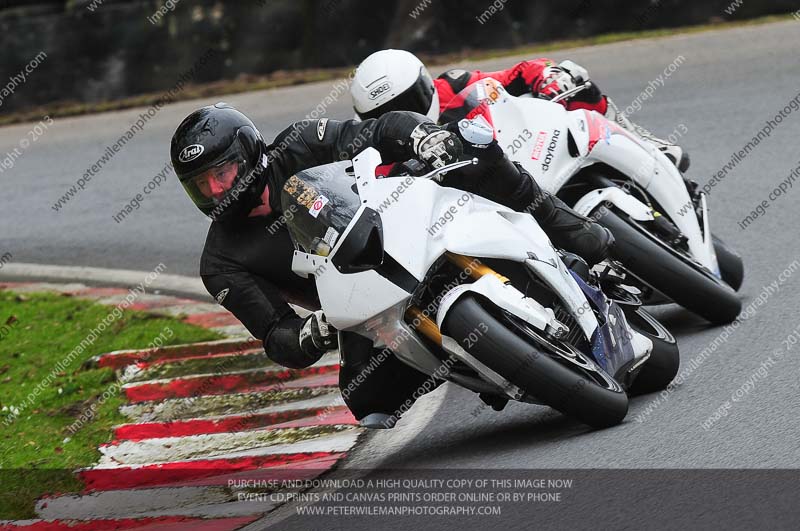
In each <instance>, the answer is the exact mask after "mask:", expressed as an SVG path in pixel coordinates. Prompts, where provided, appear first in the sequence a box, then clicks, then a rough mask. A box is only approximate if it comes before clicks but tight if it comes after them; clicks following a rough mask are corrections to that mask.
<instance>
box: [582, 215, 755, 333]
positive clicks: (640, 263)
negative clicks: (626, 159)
mask: <svg viewBox="0 0 800 531" xmlns="http://www.w3.org/2000/svg"><path fill="white" fill-rule="evenodd" d="M597 221H598V223H600V224H602V225H603V226H605V227H607V228H608V229H609V230H611V232H612V233H613V234H614V238H615V240H616V242H615V244H614V251H613V254H614V255H615V258H617V259H618V260H620V261H621V262H622V263H623V264H624V266H625V268H626V269H627V270H628V271H630V272H631V273H632V274H633V275H635V276H636V277H638V278H639V279H641V280H642V281H644V282H645V283H647V284H649V285H650V286H652V287H654V288H655V289H657V290H658V291H660V292H661V293H663V294H664V295H666V296H667V297H669V298H670V299H672V300H673V301H675V302H677V303H678V304H680V305H681V306H683V307H685V308H687V309H688V310H691V311H692V312H694V313H696V314H697V315H700V316H701V317H703V318H705V319H707V320H709V321H711V322H712V323H714V324H724V323H730V322H731V321H733V320H734V319H736V316H737V315H739V312H740V311H741V309H742V303H741V301H740V300H739V298H738V297H737V295H736V292H735V291H734V290H733V289H731V287H730V286H728V285H727V284H725V283H724V282H723V281H721V280H719V279H717V278H715V277H714V276H713V275H712V274H711V273H710V272H708V271H705V269H704V268H702V267H701V266H699V265H697V264H694V263H692V262H691V261H690V260H689V259H687V258H685V257H682V256H681V255H680V254H678V252H677V251H675V250H673V249H670V248H668V247H667V246H666V245H665V244H664V243H662V242H661V241H660V240H658V239H657V238H656V237H655V236H654V235H653V234H651V233H650V232H649V231H647V230H645V229H644V228H643V227H641V225H639V223H637V222H636V221H634V220H632V219H630V218H628V217H627V216H624V217H621V216H619V215H617V214H615V213H614V212H611V211H610V210H609V209H603V210H602V211H601V212H600V213H598V218H597Z"/></svg>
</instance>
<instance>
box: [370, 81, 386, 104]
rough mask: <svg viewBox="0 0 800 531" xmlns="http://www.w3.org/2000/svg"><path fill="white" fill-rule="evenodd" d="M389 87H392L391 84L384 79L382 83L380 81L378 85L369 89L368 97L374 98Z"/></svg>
mask: <svg viewBox="0 0 800 531" xmlns="http://www.w3.org/2000/svg"><path fill="white" fill-rule="evenodd" d="M391 88H392V84H391V83H389V82H388V81H384V82H383V83H381V84H380V85H378V86H377V87H375V88H374V89H372V90H371V91H370V93H369V99H371V100H374V99H376V98H378V97H379V96H380V95H381V94H383V93H384V92H386V91H387V90H391Z"/></svg>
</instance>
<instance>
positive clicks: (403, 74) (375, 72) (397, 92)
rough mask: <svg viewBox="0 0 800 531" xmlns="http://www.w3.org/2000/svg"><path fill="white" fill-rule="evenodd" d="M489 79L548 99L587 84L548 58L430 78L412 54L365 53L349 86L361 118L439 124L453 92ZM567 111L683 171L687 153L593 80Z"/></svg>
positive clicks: (447, 114)
mask: <svg viewBox="0 0 800 531" xmlns="http://www.w3.org/2000/svg"><path fill="white" fill-rule="evenodd" d="M487 77H491V78H494V79H496V80H497V81H499V82H500V83H502V85H503V86H504V87H505V89H506V90H507V91H508V93H509V94H511V95H512V96H521V95H523V94H532V95H533V96H534V97H538V98H543V99H553V98H554V97H556V96H558V95H559V94H561V93H563V92H565V91H567V90H571V89H573V88H575V87H576V86H577V85H580V84H582V83H584V82H585V81H588V80H589V73H588V72H587V70H586V69H585V68H583V67H582V66H580V65H577V64H575V63H574V62H572V61H563V62H561V63H559V64H555V63H554V62H553V61H552V60H550V59H545V58H541V59H534V60H530V61H522V62H520V63H517V64H516V65H514V66H513V67H511V68H509V69H507V70H500V71H498V72H481V71H479V70H476V71H472V72H470V71H467V70H462V69H452V70H448V71H446V72H444V73H443V74H441V75H440V76H439V77H438V78H436V79H431V75H430V73H429V72H428V69H427V68H425V65H424V64H423V63H422V61H420V60H419V59H418V58H417V57H416V56H415V55H414V54H412V53H410V52H407V51H404V50H381V51H378V52H375V53H373V54H371V55H370V56H369V57H367V58H366V59H364V61H362V62H361V64H360V65H359V66H358V68H357V69H356V72H355V76H354V77H353V83H352V84H351V85H350V94H351V96H352V98H353V108H354V109H355V111H356V114H357V115H358V116H359V117H360V118H362V119H364V118H376V117H378V116H380V115H381V114H383V113H385V112H388V111H398V110H403V111H415V112H418V113H420V114H424V115H426V116H428V118H430V119H431V120H433V121H439V122H440V123H446V122H450V121H452V120H453V119H454V117H455V115H456V114H457V111H458V109H459V107H460V106H461V105H462V103H463V102H462V101H461V99H460V98H459V97H458V93H459V92H461V91H462V90H464V89H465V88H466V87H467V86H469V85H471V84H472V83H475V82H476V81H479V80H481V79H485V78H487ZM559 103H561V104H562V105H564V107H566V108H567V110H575V109H589V110H593V111H597V112H599V113H600V114H603V115H605V116H606V117H607V118H608V119H609V120H612V121H614V122H616V123H617V124H619V125H620V126H621V127H623V128H624V129H626V130H628V131H630V132H632V133H634V134H636V135H638V136H639V137H641V138H642V139H644V140H646V141H647V142H650V143H651V144H653V145H655V146H656V147H657V148H658V149H660V150H661V151H662V152H663V153H664V154H665V155H666V156H667V157H669V159H670V160H671V161H672V162H673V163H674V164H675V165H676V166H677V167H678V169H679V170H681V171H682V172H685V171H686V170H687V169H688V168H689V155H688V153H686V152H685V151H684V150H683V149H682V148H681V147H680V146H678V145H675V144H673V143H671V142H668V141H667V140H663V139H661V138H658V137H656V136H655V135H653V134H652V133H651V132H650V131H648V130H647V129H645V128H643V127H641V126H639V125H637V124H634V123H633V122H631V121H630V120H629V119H628V118H627V117H626V116H625V115H624V114H623V113H622V112H620V110H619V109H618V108H617V106H616V105H615V104H614V102H613V101H612V100H611V98H609V97H608V96H605V95H603V94H602V93H601V92H600V89H599V88H598V87H597V85H596V84H595V83H594V82H593V83H592V85H591V87H590V88H588V89H585V90H583V91H581V92H578V93H577V94H576V95H574V96H572V97H569V98H566V99H564V100H561V101H560V102H559Z"/></svg>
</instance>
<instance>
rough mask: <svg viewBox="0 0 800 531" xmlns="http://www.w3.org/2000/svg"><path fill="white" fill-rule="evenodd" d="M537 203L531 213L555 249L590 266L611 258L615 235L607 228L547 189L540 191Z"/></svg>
mask: <svg viewBox="0 0 800 531" xmlns="http://www.w3.org/2000/svg"><path fill="white" fill-rule="evenodd" d="M535 203H536V207H535V208H534V209H532V210H531V214H533V217H534V219H536V221H537V222H538V223H539V225H540V226H541V227H542V229H543V230H544V231H545V233H547V236H548V237H549V238H550V241H552V242H553V245H554V246H556V247H558V248H560V249H563V250H565V251H567V252H570V253H575V254H577V255H579V256H580V257H581V258H583V259H584V260H586V262H587V263H588V264H589V266H593V265H595V264H597V263H600V262H602V261H603V260H605V259H606V258H607V257H608V255H609V251H610V249H611V246H612V245H613V244H614V236H613V235H612V234H611V231H609V230H608V229H607V228H605V227H603V226H602V225H600V224H599V223H596V222H595V221H593V220H591V219H589V218H586V217H583V216H581V215H580V214H578V213H577V212H575V211H574V210H572V209H571V208H570V207H568V206H567V205H566V204H565V203H564V202H563V201H562V200H561V199H559V198H557V197H555V196H553V195H551V194H550V193H549V192H546V191H544V190H541V189H540V191H539V194H538V197H537V200H536V201H535Z"/></svg>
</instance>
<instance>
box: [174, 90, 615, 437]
mask: <svg viewBox="0 0 800 531" xmlns="http://www.w3.org/2000/svg"><path fill="white" fill-rule="evenodd" d="M465 134H466V136H464V135H465ZM478 136H479V135H478ZM478 140H480V139H477V138H475V135H474V134H473V133H471V132H469V131H464V130H460V129H459V128H458V126H456V127H455V130H454V129H453V128H452V127H451V128H450V129H449V130H448V129H447V128H444V127H440V126H437V125H435V124H434V123H432V122H430V121H428V120H427V118H425V117H424V116H422V115H420V114H417V113H413V112H388V113H384V114H383V115H382V116H381V117H379V118H376V119H366V120H363V121H361V122H358V121H355V120H348V121H341V122H340V121H336V120H328V119H327V118H323V119H320V120H304V121H301V122H296V123H294V124H292V125H290V126H289V127H288V128H286V129H285V130H284V131H282V132H281V133H279V134H278V136H277V137H276V138H275V139H274V140H273V142H272V143H271V144H269V145H267V144H266V143H265V142H264V140H263V138H262V136H261V134H260V133H259V132H258V130H257V129H256V127H255V125H254V124H253V122H252V121H250V119H248V118H247V117H246V116H245V115H244V114H242V113H241V112H239V111H237V110H236V109H234V108H233V107H231V106H230V105H228V104H225V103H218V104H216V105H210V106H207V107H202V108H200V109H198V110H196V111H194V112H192V113H191V114H189V115H188V116H187V117H186V118H185V119H184V120H183V121H182V122H181V124H180V125H179V126H178V128H177V130H176V131H175V133H174V135H173V137H172V142H171V146H170V156H171V160H172V163H173V167H174V169H175V173H176V175H177V176H178V178H179V179H180V182H181V184H182V185H183V187H184V189H185V191H186V192H187V194H188V195H189V197H190V198H191V199H192V201H193V202H194V203H195V205H196V206H197V207H198V208H199V209H200V210H201V211H202V212H203V213H204V214H205V215H207V216H209V217H210V218H211V219H212V223H211V226H210V228H209V231H208V236H207V238H206V242H205V247H204V250H203V254H202V258H201V262H200V275H201V278H202V280H203V283H204V285H205V286H206V289H207V290H208V291H209V293H210V294H211V295H212V296H213V297H214V298H215V299H216V300H217V302H218V303H219V304H221V305H222V306H224V307H225V308H226V309H228V310H229V311H231V312H232V313H233V314H234V315H235V316H236V317H237V318H238V319H239V320H240V321H241V322H242V323H243V324H244V325H245V326H246V327H247V329H248V330H249V331H250V333H251V334H253V336H254V337H257V338H259V339H261V340H262V341H263V344H264V348H265V350H266V352H267V355H268V356H269V357H270V358H271V359H272V360H273V361H275V362H276V363H279V364H281V365H283V366H286V367H290V368H303V367H308V366H310V365H312V364H313V363H315V362H316V361H318V360H319V359H320V357H321V356H322V355H323V354H324V353H325V352H326V351H330V350H333V349H336V348H337V346H338V345H337V331H336V330H335V329H333V327H332V326H330V325H328V324H327V322H326V321H325V319H324V315H323V314H322V312H321V311H319V310H318V308H319V301H318V299H317V297H316V289H315V287H314V283H313V278H309V279H304V278H301V277H300V276H298V275H295V274H294V273H293V272H292V269H291V262H292V255H293V252H294V245H293V243H292V240H291V238H290V235H289V231H288V229H287V227H286V225H285V223H282V222H281V214H282V209H281V202H280V195H281V190H282V188H283V186H284V183H285V182H286V181H287V180H288V179H289V178H290V177H291V176H292V175H294V174H295V173H297V172H298V171H301V170H303V169H307V168H310V167H314V166H318V165H322V164H326V163H331V162H335V161H338V160H348V159H351V158H353V157H354V156H355V155H356V154H357V153H358V152H360V151H361V150H363V149H366V148H367V147H374V148H376V149H378V151H380V153H381V155H382V158H383V159H384V160H388V161H398V162H399V161H407V160H408V159H417V160H420V161H422V162H423V163H424V164H426V165H427V166H429V167H442V166H443V165H445V164H448V163H450V162H454V161H456V160H458V158H459V157H460V156H462V153H463V151H464V149H465V147H464V144H466V150H467V151H468V152H471V153H473V154H474V155H476V156H479V157H480V158H481V164H480V165H479V166H480V171H478V172H477V173H475V174H480V175H491V179H486V180H483V181H480V180H479V181H480V182H478V183H477V184H474V189H475V190H476V193H482V194H485V195H488V196H490V198H492V199H494V200H496V201H498V202H502V203H504V204H507V205H508V206H510V207H512V208H518V209H519V208H521V207H524V206H526V205H531V204H534V205H536V208H535V210H534V216H535V217H537V219H539V220H540V224H542V226H543V227H544V228H545V230H548V231H549V232H550V233H552V234H553V235H554V237H555V238H556V239H557V240H559V241H560V242H561V244H562V245H564V246H565V247H567V248H568V249H569V250H574V251H576V252H578V253H579V254H583V255H584V256H585V257H588V258H589V259H590V260H600V259H602V258H603V257H604V256H605V253H606V250H607V247H608V244H609V241H610V240H611V239H612V238H611V236H610V233H608V231H606V229H604V228H602V227H600V226H599V225H597V224H594V223H592V222H590V221H589V220H587V219H586V218H583V217H581V216H579V215H577V214H576V213H574V212H573V211H571V210H570V209H569V208H568V207H566V206H565V205H563V204H562V203H560V202H559V201H558V200H557V199H555V198H553V197H552V196H550V195H549V194H545V193H543V192H542V191H541V190H540V189H539V188H538V187H537V186H536V185H535V183H534V182H533V179H531V178H530V176H529V175H528V174H526V173H525V172H524V171H521V168H520V167H519V166H517V165H514V164H513V163H511V162H510V161H509V160H508V158H507V157H505V155H504V154H503V153H502V150H501V149H500V147H499V146H497V144H496V142H494V143H488V144H487V143H485V142H484V143H483V144H481V143H480V142H477V143H476V141H478ZM462 141H463V143H464V144H462ZM451 174H453V175H448V178H450V179H454V180H455V179H457V178H458V175H456V174H457V171H454V172H451ZM464 177H465V179H466V180H468V181H469V180H470V179H471V177H470V176H469V175H466V174H465V175H464ZM472 181H473V182H474V181H475V179H474V175H473V178H472ZM509 191H510V192H509ZM289 302H292V303H295V304H298V305H300V306H303V307H305V308H309V309H317V310H316V311H313V312H312V313H311V315H309V316H308V317H306V318H300V317H298V316H297V314H296V313H295V312H294V311H293V310H292V309H291V308H290V306H289V304H288V303H289ZM341 337H342V340H345V341H350V342H352V343H354V345H353V348H352V349H351V348H349V347H348V349H347V351H348V359H343V360H342V367H341V369H340V387H341V388H342V389H345V388H346V387H347V386H348V385H349V384H350V382H351V381H352V380H353V379H354V378H355V377H356V376H359V375H360V372H361V371H362V370H363V368H364V367H366V366H367V365H369V364H370V362H371V360H373V359H374V354H375V353H374V352H373V350H374V349H372V348H371V343H370V344H369V345H368V346H366V347H365V346H364V345H356V344H355V343H358V338H357V337H355V338H354V337H352V335H347V334H346V333H343V334H342V336H341ZM426 378H427V376H426V375H424V374H423V373H421V372H419V371H416V370H415V369H412V368H410V367H408V366H407V365H405V364H403V363H401V362H400V361H399V360H397V359H396V358H395V357H394V356H389V357H388V358H387V359H386V360H385V361H383V362H382V363H379V364H378V365H377V366H375V368H374V370H373V371H372V372H371V373H370V374H369V377H368V378H366V379H364V382H363V383H361V384H360V385H359V386H357V388H356V390H355V392H351V393H349V394H348V396H345V401H346V403H347V405H348V407H350V409H351V411H352V412H353V414H354V415H355V416H356V418H357V419H359V420H361V422H362V424H363V425H366V426H368V427H391V426H385V425H383V424H382V423H383V422H384V421H385V420H386V419H387V418H391V417H392V416H393V415H394V414H395V413H396V411H397V410H398V409H399V405H401V404H403V403H404V402H406V401H407V398H408V397H409V396H410V395H411V393H413V392H414V391H415V390H416V389H418V388H419V386H420V385H421V383H422V382H423V381H424V380H425V379H426Z"/></svg>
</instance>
